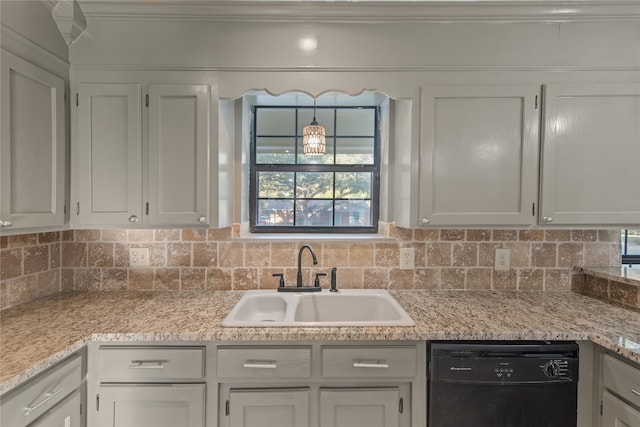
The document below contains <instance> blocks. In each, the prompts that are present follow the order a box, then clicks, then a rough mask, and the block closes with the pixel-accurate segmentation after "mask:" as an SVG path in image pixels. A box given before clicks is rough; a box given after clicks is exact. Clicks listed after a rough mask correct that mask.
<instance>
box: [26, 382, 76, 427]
mask: <svg viewBox="0 0 640 427" xmlns="http://www.w3.org/2000/svg"><path fill="white" fill-rule="evenodd" d="M81 405H82V402H81V400H80V390H76V391H74V392H73V393H72V394H71V395H69V396H67V397H66V398H65V400H63V401H62V402H60V403H58V404H57V405H56V406H54V407H53V408H51V409H50V410H49V411H47V412H46V413H45V414H44V415H42V416H41V417H40V418H38V419H37V420H36V421H35V422H34V423H32V424H29V427H81V426H82V416H81V414H80V408H81Z"/></svg>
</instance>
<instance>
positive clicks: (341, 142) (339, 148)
mask: <svg viewBox="0 0 640 427" xmlns="http://www.w3.org/2000/svg"><path fill="white" fill-rule="evenodd" d="M373 141H374V140H373V138H337V140H336V163H337V164H339V165H372V164H373V147H374V142H373Z"/></svg>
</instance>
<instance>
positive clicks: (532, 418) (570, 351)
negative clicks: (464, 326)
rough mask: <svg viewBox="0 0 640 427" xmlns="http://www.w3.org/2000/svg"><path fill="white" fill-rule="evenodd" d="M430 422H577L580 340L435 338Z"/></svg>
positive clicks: (507, 426)
mask: <svg viewBox="0 0 640 427" xmlns="http://www.w3.org/2000/svg"><path fill="white" fill-rule="evenodd" d="M429 354H430V368H429V403H428V418H429V427H575V426H576V423H577V399H578V345H577V344H576V343H575V342H566V341H561V342H559V341H552V342H547V341H534V342H531V341H480V342H479V341H460V342H453V341H448V342H432V343H431V344H430V352H429Z"/></svg>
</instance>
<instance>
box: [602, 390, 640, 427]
mask: <svg viewBox="0 0 640 427" xmlns="http://www.w3.org/2000/svg"><path fill="white" fill-rule="evenodd" d="M637 426H640V411H638V410H637V409H635V408H633V407H632V406H631V405H628V404H626V403H624V402H623V401H622V400H620V399H618V398H617V397H615V396H614V395H612V394H611V393H609V392H608V391H605V392H604V393H603V395H602V427H637Z"/></svg>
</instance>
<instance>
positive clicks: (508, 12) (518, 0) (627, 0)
mask: <svg viewBox="0 0 640 427" xmlns="http://www.w3.org/2000/svg"><path fill="white" fill-rule="evenodd" d="M79 3H80V5H81V7H82V10H83V12H84V14H85V15H86V16H87V18H89V19H118V20H198V21H202V20H204V21H274V22H289V21H291V22H305V23H311V22H567V21H620V20H624V21H629V20H639V19H640V0H560V1H558V0H538V1H536V0H474V1H469V0H450V1H437V0H414V1H403V0H365V1H345V0H338V1H322V0H321V1H317V0H277V1H271V0H263V1H260V0H184V1H179V0H154V1H153V2H151V1H148V0H79Z"/></svg>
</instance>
